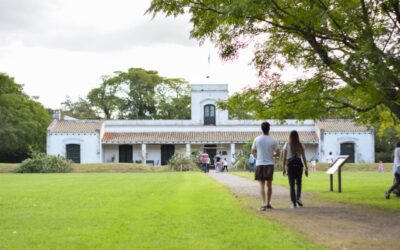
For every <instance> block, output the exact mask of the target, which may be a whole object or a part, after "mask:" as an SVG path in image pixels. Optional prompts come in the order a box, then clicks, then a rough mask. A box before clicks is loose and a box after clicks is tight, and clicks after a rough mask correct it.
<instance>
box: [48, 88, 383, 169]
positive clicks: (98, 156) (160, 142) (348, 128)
mask: <svg viewBox="0 0 400 250" xmlns="http://www.w3.org/2000/svg"><path fill="white" fill-rule="evenodd" d="M227 99H228V86H227V85H225V84H195V85H192V91H191V114H192V115H191V120H76V119H64V120H57V119H55V120H53V121H52V123H51V124H50V125H49V127H48V131H47V153H48V154H50V155H62V156H65V157H66V158H68V159H72V160H73V161H75V162H79V163H102V162H135V163H146V164H148V165H155V166H158V165H165V164H167V162H168V160H169V159H170V158H171V156H172V155H174V154H175V153H180V154H183V155H187V156H190V155H191V154H193V153H195V152H203V150H206V151H207V152H208V153H209V155H210V156H211V158H213V155H215V154H217V153H218V154H220V155H221V156H222V158H226V159H227V161H228V162H229V164H231V163H233V162H234V156H235V154H236V153H238V152H239V151H240V150H242V148H243V145H245V144H246V143H248V142H249V141H251V140H252V139H254V138H255V137H256V136H258V135H260V134H261V128H260V125H261V122H262V121H257V120H230V119H228V111H226V110H219V109H218V108H217V106H216V102H217V101H218V100H227ZM267 121H268V122H269V123H270V124H271V132H270V134H271V136H273V137H274V138H275V139H276V140H277V141H278V142H279V143H280V144H283V143H284V142H286V141H287V140H288V138H289V133H290V131H292V130H297V131H298V132H299V135H300V139H301V141H302V142H303V143H304V145H305V148H306V156H307V159H308V160H318V161H320V162H326V158H327V155H328V154H329V152H332V154H333V155H334V156H338V155H342V154H348V155H350V158H349V161H350V162H374V148H375V145H374V143H375V141H374V131H373V130H371V129H368V128H367V127H365V126H357V125H356V124H355V123H354V122H352V121H350V120H323V121H314V120H304V121H299V120H285V121H277V120H267Z"/></svg>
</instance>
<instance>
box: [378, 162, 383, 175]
mask: <svg viewBox="0 0 400 250" xmlns="http://www.w3.org/2000/svg"><path fill="white" fill-rule="evenodd" d="M382 172H383V163H382V161H379V163H378V173H382Z"/></svg>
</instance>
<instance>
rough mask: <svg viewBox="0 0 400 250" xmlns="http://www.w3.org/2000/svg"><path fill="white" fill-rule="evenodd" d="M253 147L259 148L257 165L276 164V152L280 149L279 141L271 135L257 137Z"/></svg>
mask: <svg viewBox="0 0 400 250" xmlns="http://www.w3.org/2000/svg"><path fill="white" fill-rule="evenodd" d="M251 149H255V150H257V160H256V166H261V165H274V152H277V151H279V147H278V142H276V141H275V140H274V138H272V137H271V136H269V135H260V136H258V137H256V139H254V142H253V145H252V146H251Z"/></svg>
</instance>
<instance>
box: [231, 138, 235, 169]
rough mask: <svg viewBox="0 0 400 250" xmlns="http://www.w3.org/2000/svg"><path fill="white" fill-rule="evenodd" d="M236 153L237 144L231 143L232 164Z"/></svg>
mask: <svg viewBox="0 0 400 250" xmlns="http://www.w3.org/2000/svg"><path fill="white" fill-rule="evenodd" d="M234 154H235V144H234V143H232V144H231V165H232V164H233V163H234V162H235V159H234V158H233V155H234Z"/></svg>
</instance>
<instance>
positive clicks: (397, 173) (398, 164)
mask: <svg viewBox="0 0 400 250" xmlns="http://www.w3.org/2000/svg"><path fill="white" fill-rule="evenodd" d="M393 178H394V179H395V182H394V184H393V186H391V187H390V188H389V190H388V191H386V193H385V197H386V199H389V198H390V193H392V192H393V191H394V190H396V189H397V188H399V187H400V141H398V142H397V143H396V148H395V150H394V161H393Z"/></svg>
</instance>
